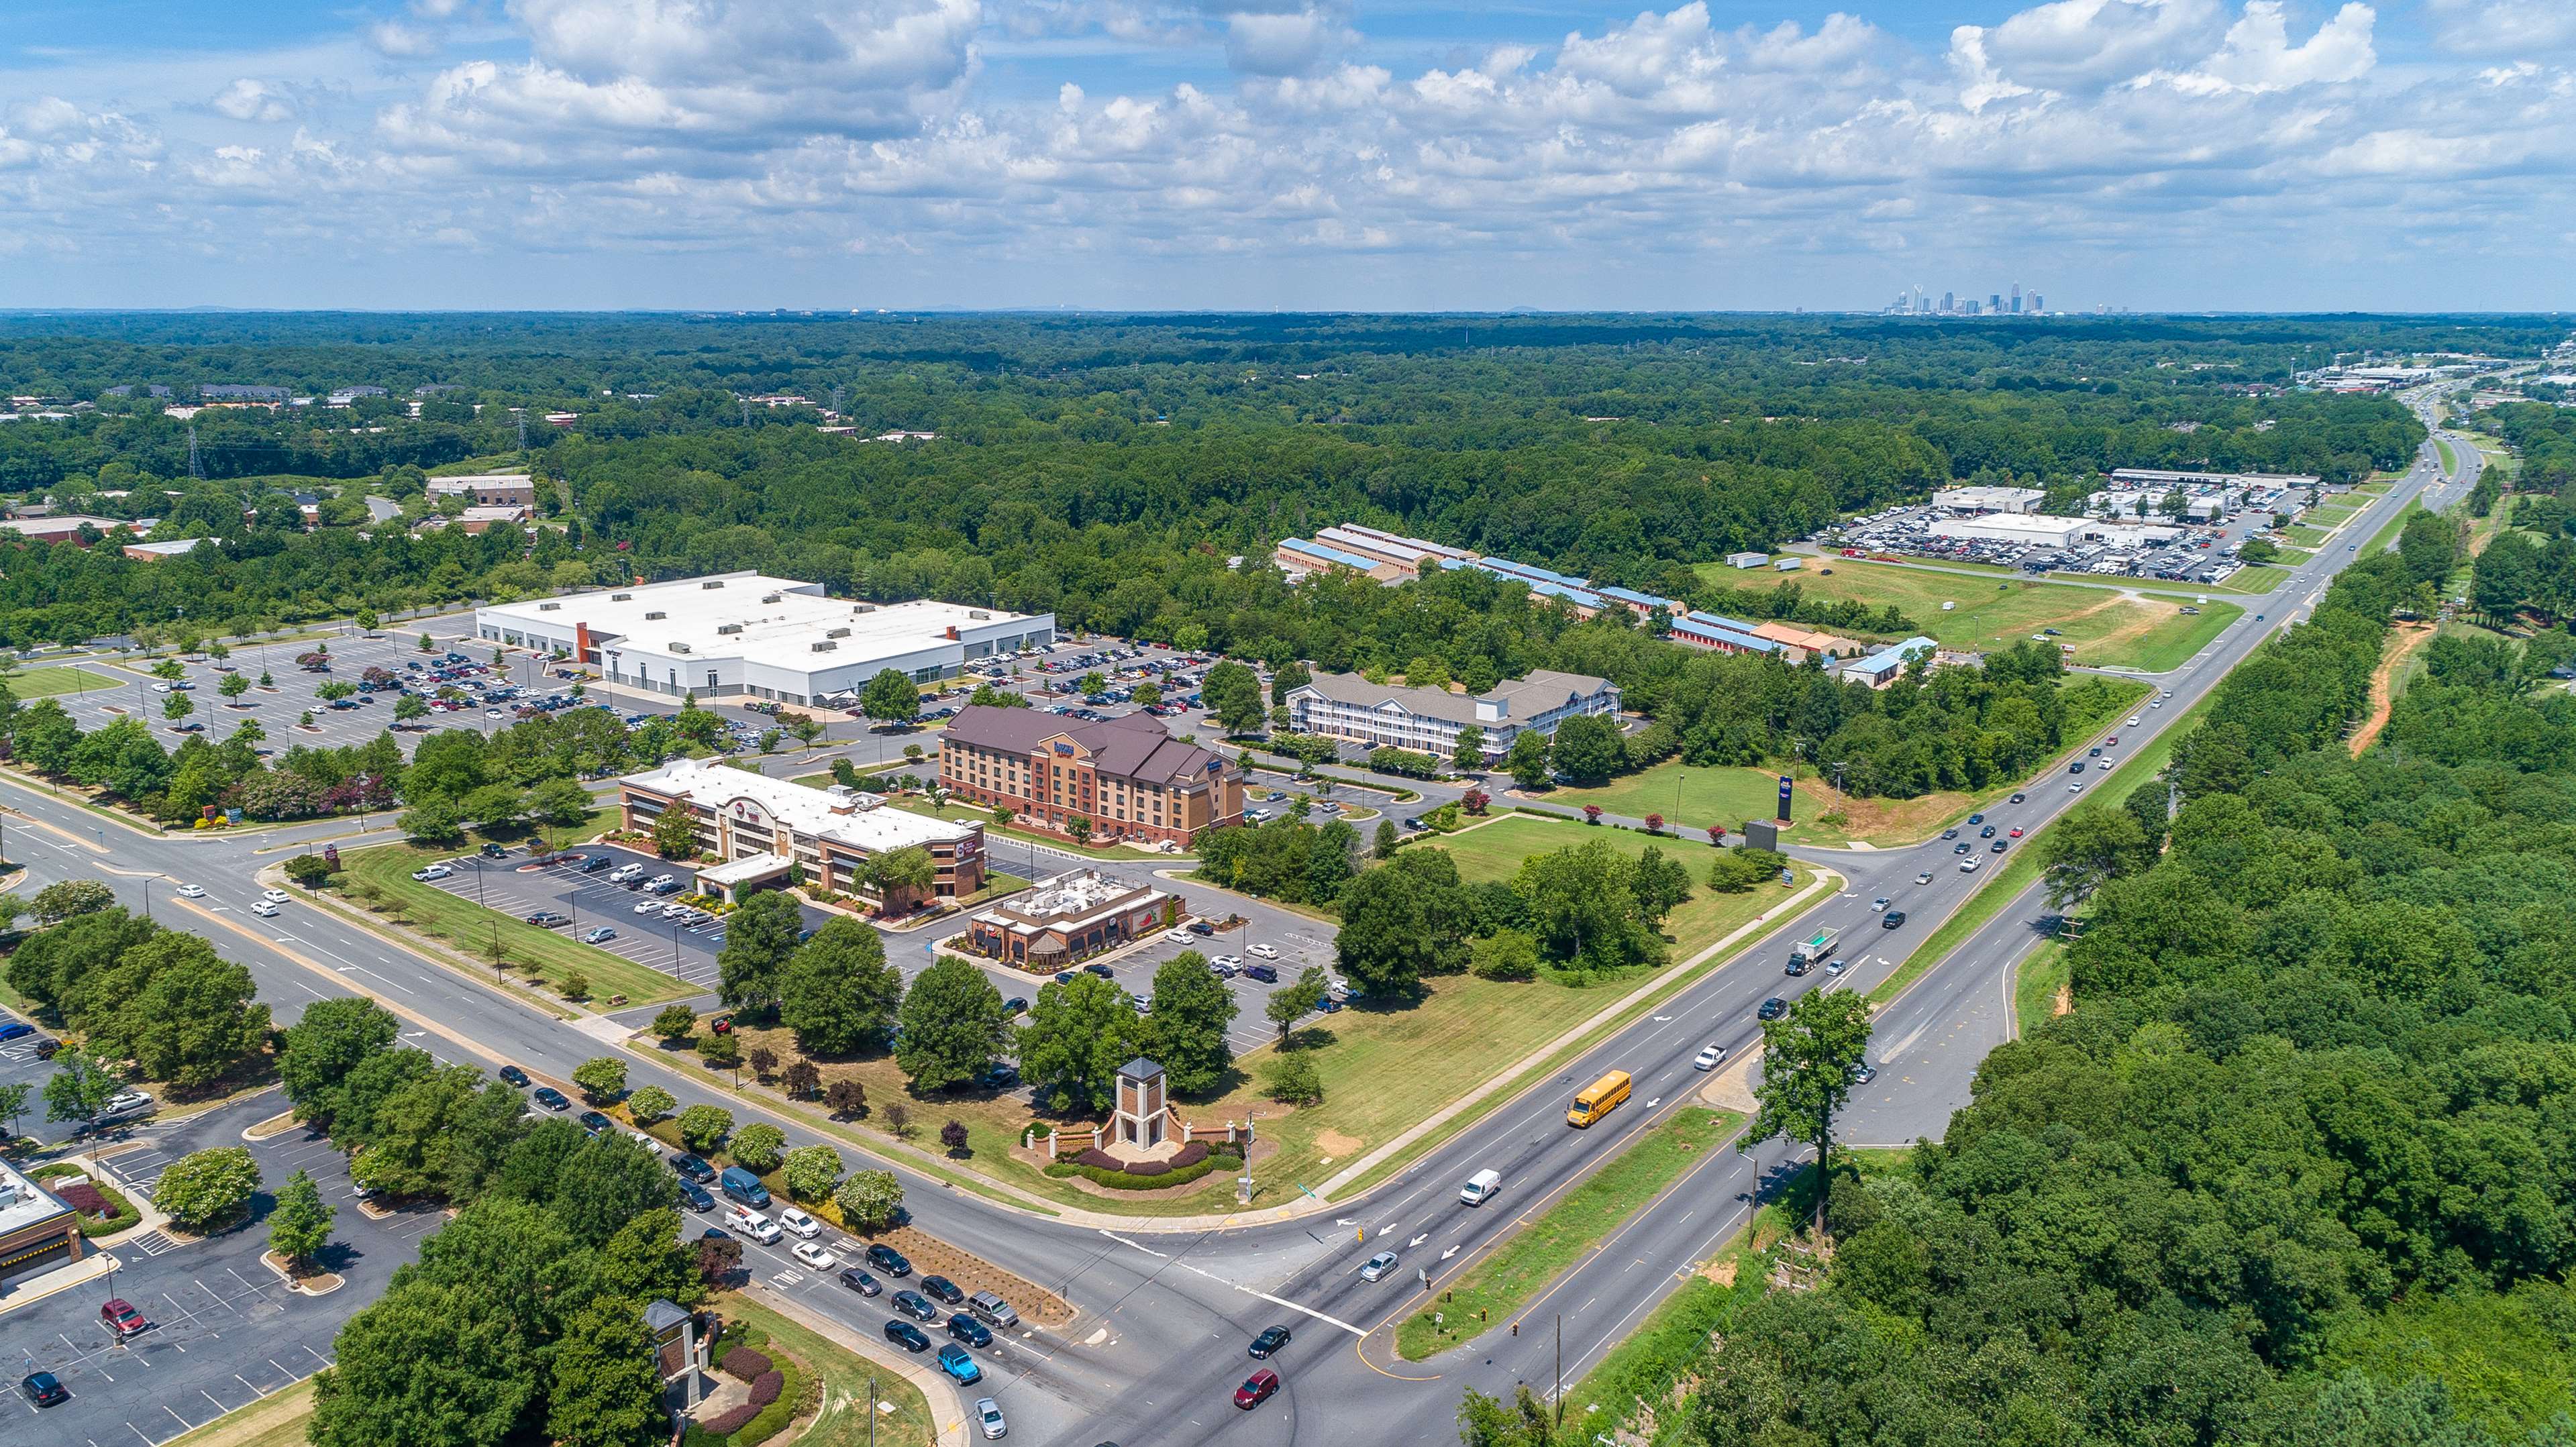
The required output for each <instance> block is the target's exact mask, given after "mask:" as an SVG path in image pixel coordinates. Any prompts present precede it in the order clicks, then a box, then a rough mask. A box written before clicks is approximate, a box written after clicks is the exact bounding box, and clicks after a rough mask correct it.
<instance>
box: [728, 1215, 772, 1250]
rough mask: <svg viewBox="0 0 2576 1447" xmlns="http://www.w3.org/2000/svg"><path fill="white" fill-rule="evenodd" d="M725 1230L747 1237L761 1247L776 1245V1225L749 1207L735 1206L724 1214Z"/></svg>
mask: <svg viewBox="0 0 2576 1447" xmlns="http://www.w3.org/2000/svg"><path fill="white" fill-rule="evenodd" d="M725 1229H727V1230H729V1231H733V1232H736V1233H738V1234H740V1235H744V1236H748V1237H750V1238H751V1239H752V1240H754V1241H757V1242H759V1243H760V1244H761V1245H763V1246H775V1245H777V1244H778V1236H779V1231H778V1223H777V1222H775V1221H772V1220H770V1219H769V1218H768V1217H767V1216H764V1215H762V1214H760V1213H759V1212H758V1211H755V1210H753V1209H751V1208H750V1207H749V1206H736V1207H734V1208H733V1209H732V1210H730V1211H727V1212H726V1213H725Z"/></svg>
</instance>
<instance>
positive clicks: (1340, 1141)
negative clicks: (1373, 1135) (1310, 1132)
mask: <svg viewBox="0 0 2576 1447" xmlns="http://www.w3.org/2000/svg"><path fill="white" fill-rule="evenodd" d="M1367 1144H1368V1142H1367V1141H1364V1140H1361V1139H1359V1138H1358V1137H1357V1136H1346V1135H1344V1134H1342V1133H1341V1132H1340V1131H1337V1130H1327V1131H1322V1132H1319V1133H1317V1135H1316V1136H1315V1149H1316V1150H1318V1151H1320V1152H1322V1153H1323V1154H1325V1155H1328V1156H1331V1157H1332V1158H1333V1159H1335V1160H1340V1159H1341V1158H1342V1157H1344V1156H1347V1155H1353V1154H1356V1153H1357V1152H1358V1151H1359V1149H1360V1148H1361V1147H1362V1146H1365V1145H1367Z"/></svg>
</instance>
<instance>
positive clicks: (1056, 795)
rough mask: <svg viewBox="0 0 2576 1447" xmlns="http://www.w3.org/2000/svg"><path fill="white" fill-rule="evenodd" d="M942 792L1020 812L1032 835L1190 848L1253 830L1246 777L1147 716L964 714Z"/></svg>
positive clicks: (942, 754) (942, 756)
mask: <svg viewBox="0 0 2576 1447" xmlns="http://www.w3.org/2000/svg"><path fill="white" fill-rule="evenodd" d="M939 782H940V786H941V787H942V788H945V789H947V790H948V791H949V792H950V793H952V794H955V795H957V796H959V797H961V798H964V799H969V800H972V801H974V802H975V803H978V804H982V805H984V806H986V807H988V808H1004V809H1008V810H1010V811H1011V813H1012V815H1013V818H1012V821H1011V822H1013V823H1015V824H1017V825H1019V826H1020V827H1022V828H1025V829H1036V830H1040V831H1043V832H1045V833H1048V834H1058V835H1062V836H1064V837H1066V838H1068V839H1069V838H1072V837H1073V830H1072V829H1071V828H1070V827H1069V826H1070V824H1071V821H1072V820H1074V819H1076V818H1083V819H1088V820H1090V821H1091V826H1090V837H1091V838H1093V839H1095V840H1102V841H1107V840H1117V839H1132V840H1139V841H1143V842H1148V843H1169V844H1174V845H1178V846H1180V847H1182V848H1187V847H1188V846H1189V845H1190V844H1191V843H1192V842H1193V841H1194V840H1196V839H1197V838H1198V837H1199V835H1200V834H1202V833H1204V832H1206V831H1207V830H1210V829H1214V828H1217V827H1218V826H1220V825H1225V824H1240V823H1242V822H1243V776H1242V774H1241V773H1240V772H1239V771H1237V770H1236V769H1235V768H1234V766H1233V765H1231V764H1228V763H1227V762H1226V761H1225V759H1224V758H1223V757H1222V756H1220V755H1218V754H1216V753H1214V752H1211V751H1210V750H1207V749H1203V748H1200V747H1199V746H1198V745H1196V744H1185V743H1182V742H1181V741H1180V740H1178V739H1176V738H1173V737H1172V736H1171V734H1170V732H1169V731H1168V730H1166V729H1165V728H1164V727H1163V725H1162V724H1161V723H1160V722H1159V721H1157V720H1155V719H1153V718H1152V717H1150V716H1148V715H1145V714H1141V713H1137V714H1127V715H1125V716H1123V717H1119V718H1112V719H1104V720H1102V721H1101V722H1099V723H1082V722H1078V721H1076V720H1072V719H1068V718H1065V717H1063V716H1061V715H1058V714H1051V713H1043V712H1040V711H1039V710H1037V709H1033V708H993V707H990V706H986V705H975V706H970V707H967V708H963V709H960V710H958V712H957V717H955V718H954V719H951V720H950V721H949V724H948V727H947V729H946V730H945V731H944V732H942V733H941V734H940V736H939Z"/></svg>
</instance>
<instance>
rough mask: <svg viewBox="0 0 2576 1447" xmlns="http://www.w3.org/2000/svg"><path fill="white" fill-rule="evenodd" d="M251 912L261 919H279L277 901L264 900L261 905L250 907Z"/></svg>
mask: <svg viewBox="0 0 2576 1447" xmlns="http://www.w3.org/2000/svg"><path fill="white" fill-rule="evenodd" d="M250 912H251V913H253V914H255V915H258V916H259V917H260V918H261V919H275V918H276V917H277V901H276V900H273V899H263V900H261V901H260V902H259V903H257V904H254V905H252V906H251V907H250Z"/></svg>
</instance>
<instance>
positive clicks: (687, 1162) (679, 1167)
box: [671, 1151, 716, 1185]
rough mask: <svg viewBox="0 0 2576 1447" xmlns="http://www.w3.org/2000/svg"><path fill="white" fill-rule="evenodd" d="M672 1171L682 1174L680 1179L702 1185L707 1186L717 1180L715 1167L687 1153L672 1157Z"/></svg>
mask: <svg viewBox="0 0 2576 1447" xmlns="http://www.w3.org/2000/svg"><path fill="white" fill-rule="evenodd" d="M671 1169H672V1170H675V1171H677V1172H679V1173H680V1179H682V1180H684V1181H695V1182H697V1183H698V1184H700V1185H705V1184H706V1183H707V1182H709V1181H712V1180H714V1179H715V1178H716V1168H715V1167H713V1166H711V1165H708V1164H707V1163H706V1162H705V1161H703V1160H700V1159H699V1158H698V1157H696V1156H693V1155H690V1154H688V1153H687V1152H685V1151H683V1152H681V1153H680V1154H679V1155H676V1156H673V1157H671Z"/></svg>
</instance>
